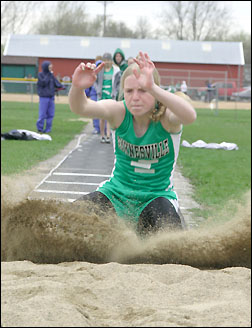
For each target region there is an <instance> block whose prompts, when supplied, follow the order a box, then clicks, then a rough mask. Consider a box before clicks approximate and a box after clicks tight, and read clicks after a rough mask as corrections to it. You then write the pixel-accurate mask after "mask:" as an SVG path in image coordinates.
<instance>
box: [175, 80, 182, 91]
mask: <svg viewBox="0 0 252 328" xmlns="http://www.w3.org/2000/svg"><path fill="white" fill-rule="evenodd" d="M180 88H181V84H180V83H179V82H177V83H176V85H175V89H176V91H181V89H180Z"/></svg>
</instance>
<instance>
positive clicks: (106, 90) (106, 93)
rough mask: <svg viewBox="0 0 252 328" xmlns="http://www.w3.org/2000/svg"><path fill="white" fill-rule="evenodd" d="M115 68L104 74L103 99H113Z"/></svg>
mask: <svg viewBox="0 0 252 328" xmlns="http://www.w3.org/2000/svg"><path fill="white" fill-rule="evenodd" d="M113 72H114V69H113V66H112V67H111V69H110V70H109V71H108V72H104V75H103V84H102V98H101V99H111V98H112V78H113Z"/></svg>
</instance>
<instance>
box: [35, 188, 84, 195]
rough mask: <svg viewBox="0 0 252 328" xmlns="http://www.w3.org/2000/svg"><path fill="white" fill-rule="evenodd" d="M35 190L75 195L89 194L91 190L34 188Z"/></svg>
mask: <svg viewBox="0 0 252 328" xmlns="http://www.w3.org/2000/svg"><path fill="white" fill-rule="evenodd" d="M34 191H35V192H50V193H53V194H74V195H87V194H89V192H81V191H60V190H48V189H47V190H43V189H37V190H34Z"/></svg>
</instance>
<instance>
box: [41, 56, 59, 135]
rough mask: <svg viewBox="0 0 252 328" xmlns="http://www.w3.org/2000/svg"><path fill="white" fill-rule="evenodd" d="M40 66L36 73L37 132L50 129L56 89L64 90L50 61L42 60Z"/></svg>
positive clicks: (46, 131)
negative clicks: (39, 70)
mask: <svg viewBox="0 0 252 328" xmlns="http://www.w3.org/2000/svg"><path fill="white" fill-rule="evenodd" d="M41 67H42V72H40V73H39V74H38V82H37V90H38V95H39V118H38V120H37V123H36V125H37V130H38V132H41V133H49V132H51V130H52V122H53V118H54V113H55V103H54V96H55V92H56V91H57V90H64V89H65V87H64V86H63V85H62V84H61V83H60V82H59V81H58V80H57V79H56V78H55V76H54V75H53V71H52V64H51V62H49V61H44V62H43V63H42V65H41ZM44 126H45V127H44Z"/></svg>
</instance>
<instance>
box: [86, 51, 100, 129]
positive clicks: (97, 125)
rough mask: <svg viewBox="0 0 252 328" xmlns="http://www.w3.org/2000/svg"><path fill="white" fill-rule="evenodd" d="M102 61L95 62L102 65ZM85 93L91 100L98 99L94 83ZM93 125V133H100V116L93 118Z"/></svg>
mask: <svg viewBox="0 0 252 328" xmlns="http://www.w3.org/2000/svg"><path fill="white" fill-rule="evenodd" d="M97 57H98V56H97ZM101 58H102V57H101ZM101 63H102V60H97V61H96V62H95V65H96V67H97V66H98V65H100V64H101ZM85 93H86V96H87V97H88V98H90V99H91V100H94V101H97V92H96V89H95V87H94V85H92V86H91V87H90V88H87V89H85ZM93 127H94V130H93V132H92V133H93V134H100V121H99V119H98V118H93Z"/></svg>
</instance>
